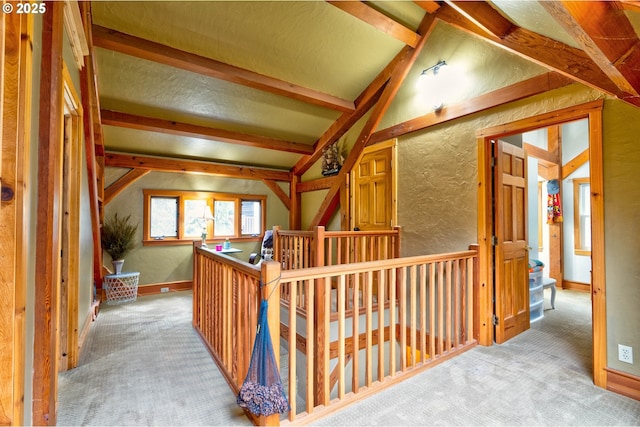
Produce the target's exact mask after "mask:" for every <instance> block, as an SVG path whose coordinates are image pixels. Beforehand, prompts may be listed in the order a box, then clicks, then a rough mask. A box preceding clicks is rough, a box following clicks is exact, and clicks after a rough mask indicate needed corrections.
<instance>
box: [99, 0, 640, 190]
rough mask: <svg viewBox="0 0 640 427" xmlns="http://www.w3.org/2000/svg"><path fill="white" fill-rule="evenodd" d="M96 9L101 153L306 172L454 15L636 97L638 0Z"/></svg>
mask: <svg viewBox="0 0 640 427" xmlns="http://www.w3.org/2000/svg"><path fill="white" fill-rule="evenodd" d="M91 14H92V20H93V26H92V28H91V31H90V32H89V33H91V34H90V38H91V39H92V43H90V45H92V46H93V48H92V52H93V65H94V71H95V73H96V80H97V93H98V98H97V101H98V102H97V103H95V104H97V105H94V107H95V108H94V109H95V111H94V115H95V116H96V119H97V120H99V122H100V123H102V128H101V130H100V131H98V138H97V139H96V143H97V150H96V152H97V154H98V156H104V161H105V164H106V165H107V166H116V167H126V168H137V169H140V170H147V169H160V170H184V171H187V170H194V171H197V172H207V173H214V174H215V173H221V174H226V175H231V176H239V177H242V176H245V177H246V176H248V174H257V175H256V176H259V177H262V178H268V179H275V180H288V179H289V177H290V176H291V175H294V174H297V175H301V174H302V173H304V172H305V171H306V170H308V169H309V167H310V166H311V165H312V164H313V163H314V161H316V160H317V159H318V158H319V157H320V153H321V151H322V149H323V148H324V147H326V145H327V144H330V143H332V142H334V141H336V140H338V139H339V138H340V137H341V136H342V135H344V133H345V132H346V131H347V130H348V129H349V128H350V127H351V126H353V125H354V123H356V122H357V121H358V120H359V119H360V118H362V117H363V116H365V115H367V114H369V115H371V116H375V115H382V114H383V113H384V111H385V109H386V108H387V107H388V105H389V104H390V103H392V102H393V98H394V96H395V95H396V94H397V93H398V88H399V87H400V86H401V85H402V84H403V81H405V82H406V81H409V80H411V79H415V78H416V76H417V74H419V73H418V72H416V71H415V70H421V69H423V68H426V67H427V66H429V65H433V64H431V63H429V62H428V61H432V60H433V58H436V56H435V55H438V53H437V52H435V51H437V48H434V46H436V47H437V46H438V45H439V43H446V40H445V37H447V34H449V33H448V31H451V29H453V30H454V31H462V32H465V33H467V34H472V35H473V37H474V39H475V38H477V40H484V41H486V42H487V43H490V44H492V45H494V46H497V47H499V48H502V49H504V50H505V51H507V52H509V55H516V56H520V57H523V58H526V59H527V60H529V61H531V63H532V67H534V69H535V67H539V74H542V73H546V72H550V71H551V72H554V73H557V74H558V75H559V76H561V77H566V78H570V79H572V80H575V81H578V82H581V83H583V84H585V85H588V86H590V87H594V88H598V89H600V90H602V91H603V92H605V93H607V94H610V95H612V96H615V97H618V98H620V99H623V100H625V101H626V102H628V103H630V104H633V105H635V106H640V96H639V93H640V40H639V37H638V34H639V33H640V2H638V1H624V2H622V1H589V2H584V1H578V2H570V1H540V2H538V1H509V0H495V1H491V2H482V1H478V2H471V1H461V2H458V1H449V0H447V1H437V2H436V1H414V2H411V1H372V2H357V1H340V2H333V1H281V2H277V1H246V2H243V1H193V2H189V1H140V2H136V1H126V2H125V1H95V2H92V6H91ZM445 28H446V30H447V31H444V29H445ZM438 37H440V38H441V39H438ZM427 43H428V46H429V48H430V49H431V51H429V52H427V51H426V50H423V47H424V46H425V45H426V44H427ZM462 48H464V49H466V51H464V52H458V54H459V55H464V56H465V58H467V61H468V62H469V64H468V65H467V68H468V69H470V70H471V71H473V67H474V64H475V65H476V66H477V67H478V69H481V67H480V64H481V61H482V58H476V57H474V51H473V47H472V46H471V47H468V46H464V47H460V49H462ZM450 49H451V47H450ZM434 52H435V53H434ZM485 66H486V64H485ZM484 70H485V72H486V71H487V70H486V67H485V69H484ZM514 72H517V70H514ZM481 95H482V94H478V93H475V94H470V95H469V96H470V97H479V96H481ZM472 101H473V98H471V99H470V100H467V102H472ZM98 116H99V117H98ZM378 124H379V119H377V118H376V117H373V119H371V120H370V124H369V125H368V126H369V127H368V128H365V129H364V133H363V138H364V139H365V141H362V144H360V146H363V145H364V144H366V143H367V142H368V138H370V135H371V134H373V133H374V132H376V131H379V129H377V126H378ZM248 167H250V168H248ZM248 169H250V171H249V170H248Z"/></svg>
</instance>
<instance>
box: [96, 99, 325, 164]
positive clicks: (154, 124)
mask: <svg viewBox="0 0 640 427" xmlns="http://www.w3.org/2000/svg"><path fill="white" fill-rule="evenodd" d="M101 118H102V124H103V125H108V126H118V127H123V128H127V129H137V130H145V131H151V132H159V133H166V134H170V135H179V136H186V137H191V138H201V139H207V140H210V141H219V142H227V143H230V144H238V145H247V146H250V147H255V148H264V149H266V150H277V151H285V152H288V153H296V154H310V153H313V147H312V146H311V145H305V144H301V143H298V142H291V141H284V140H281V139H275V138H267V137H264V136H258V135H249V134H245V133H240V132H234V131H230V130H226V129H217V128H210V127H206V126H198V125H192V124H189V123H180V122H174V121H171V120H162V119H154V118H151V117H144V116H137V115H134V114H126V113H119V112H116V111H110V110H102V111H101Z"/></svg>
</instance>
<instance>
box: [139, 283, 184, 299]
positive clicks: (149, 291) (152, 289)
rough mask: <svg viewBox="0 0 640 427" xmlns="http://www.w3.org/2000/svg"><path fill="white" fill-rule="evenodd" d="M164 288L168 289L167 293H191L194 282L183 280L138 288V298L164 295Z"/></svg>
mask: <svg viewBox="0 0 640 427" xmlns="http://www.w3.org/2000/svg"><path fill="white" fill-rule="evenodd" d="M162 288H167V289H168V291H167V292H180V291H189V290H191V289H193V281H191V280H182V281H178V282H165V283H152V284H148V285H139V286H138V296H140V297H142V296H147V295H156V294H162V293H165V292H162Z"/></svg>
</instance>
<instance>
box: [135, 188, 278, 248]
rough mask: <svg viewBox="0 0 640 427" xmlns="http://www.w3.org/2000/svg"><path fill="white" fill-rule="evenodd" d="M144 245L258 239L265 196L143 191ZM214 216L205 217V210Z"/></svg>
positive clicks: (262, 223)
mask: <svg viewBox="0 0 640 427" xmlns="http://www.w3.org/2000/svg"><path fill="white" fill-rule="evenodd" d="M143 194H144V209H145V213H144V236H143V240H144V244H145V245H162V244H177V243H191V242H192V241H193V240H197V239H199V238H201V236H202V234H203V232H206V233H207V238H208V239H218V240H221V239H227V238H229V239H233V240H243V239H246V240H260V239H261V236H262V234H263V233H264V229H265V226H266V218H265V217H264V209H265V203H266V196H256V195H247V194H227V193H210V192H194V191H170V190H144V191H143ZM209 209H210V210H211V214H212V215H213V219H212V220H210V221H208V220H205V216H207V215H206V213H207V211H208V210H209Z"/></svg>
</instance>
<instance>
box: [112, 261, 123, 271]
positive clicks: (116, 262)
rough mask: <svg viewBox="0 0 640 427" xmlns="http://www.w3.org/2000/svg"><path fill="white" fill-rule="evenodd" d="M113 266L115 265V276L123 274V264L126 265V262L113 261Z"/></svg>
mask: <svg viewBox="0 0 640 427" xmlns="http://www.w3.org/2000/svg"><path fill="white" fill-rule="evenodd" d="M111 264H113V272H114V273H115V274H120V273H122V264H124V260H123V259H116V260H113V261H111Z"/></svg>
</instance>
